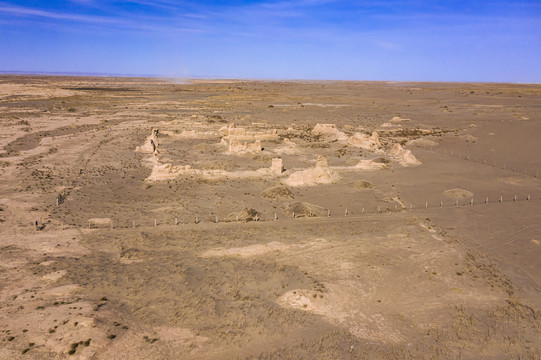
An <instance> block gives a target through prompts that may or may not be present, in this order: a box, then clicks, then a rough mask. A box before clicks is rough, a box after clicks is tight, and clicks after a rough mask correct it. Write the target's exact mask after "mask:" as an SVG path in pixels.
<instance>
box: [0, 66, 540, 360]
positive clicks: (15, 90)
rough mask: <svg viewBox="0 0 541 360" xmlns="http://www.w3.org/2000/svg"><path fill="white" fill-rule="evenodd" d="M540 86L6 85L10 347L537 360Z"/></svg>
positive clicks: (135, 353) (0, 214)
mask: <svg viewBox="0 0 541 360" xmlns="http://www.w3.org/2000/svg"><path fill="white" fill-rule="evenodd" d="M540 96H541V88H540V87H539V86H534V85H509V84H425V83H415V84H414V83H357V82H313V83H302V82H297V83H293V82H278V83H272V82H238V81H231V82H206V81H198V82H194V83H192V84H172V83H167V82H163V81H158V80H153V79H130V78H123V79H115V78H70V77H65V78H64V77H26V76H25V77H16V76H13V77H10V76H3V77H0V121H1V124H2V130H3V131H2V135H1V136H0V147H1V148H0V177H1V181H2V186H1V187H0V208H1V210H0V219H1V222H0V231H1V234H2V236H0V246H1V252H0V259H1V261H0V263H1V265H2V266H1V268H0V269H1V271H2V276H1V279H0V285H1V290H0V306H1V307H0V327H1V328H0V331H2V334H3V335H2V346H1V347H0V358H6V359H8V358H9V359H13V358H44V359H46V358H88V359H90V358H99V359H114V358H118V359H124V358H134V359H136V358H139V359H147V358H179V357H180V358H262V359H265V358H269V359H270V358H292V359H293V358H294V359H298V358H306V359H313V358H322V359H331V358H332V359H334V358H352V359H357V358H378V359H379V358H389V359H395V358H412V359H413V358H450V359H455V358H468V359H479V358H502V359H504V358H533V359H537V358H541V342H540V340H539V339H540V338H541V336H540V335H541V334H540V325H541V320H540V319H541V317H540V316H541V313H540V312H539V309H541V300H540V299H541V297H540V296H539V294H540V291H541V275H540V274H541V268H540V265H539V264H540V263H539V261H537V259H538V256H539V254H540V253H541V245H540V242H541V227H540V225H539V224H541V222H540V221H539V220H540V219H539V214H540V213H541V212H540V207H541V184H540V179H539V177H538V175H539V173H538V171H539V170H538V169H539V168H541V166H540V165H541V164H540V157H539V151H538V145H537V143H538V139H537V137H536V135H537V134H539V131H540V130H541V124H540V123H539V120H538V119H539V115H540V109H539V105H538V104H539V103H540ZM318 123H319V124H335V125H336V127H335V128H332V129H331V130H329V133H325V132H324V133H318V132H316V131H314V126H315V125H316V124H318ZM231 124H235V128H233V129H235V130H227V129H226V130H224V126H225V127H226V126H228V125H229V126H231ZM153 128H157V129H159V131H160V134H159V136H158V137H157V139H156V141H157V142H159V145H158V146H157V150H158V151H157V152H155V153H154V154H153V153H152V149H151V148H150V152H149V151H147V150H144V149H143V150H139V151H136V149H137V148H138V147H139V148H142V147H143V145H144V144H147V141H148V138H149V136H150V135H151V133H152V129H153ZM239 129H245V130H246V131H244V130H239ZM324 129H328V128H324ZM334 129H336V130H334ZM224 131H228V132H229V134H232V135H227V134H224V133H223V132H224ZM325 131H327V130H325ZM374 131H375V132H377V133H378V134H379V141H380V145H378V146H377V147H374V146H375V145H373V144H371V145H370V146H373V147H372V148H370V149H369V148H363V147H359V146H358V145H357V143H355V142H353V141H352V140H351V139H352V138H354V137H355V134H356V133H361V134H366V136H368V135H369V134H371V133H372V132H374ZM239 134H240V135H239ZM228 136H229V137H228ZM259 138H261V139H262V140H261V147H262V150H260V151H257V152H253V151H252V150H250V149H248V151H247V152H241V153H237V152H233V153H232V152H231V147H229V150H228V147H227V142H228V141H229V142H230V141H231V139H241V140H240V141H241V142H245V143H250V144H252V143H253V141H254V139H259ZM222 139H225V140H222ZM348 139H349V140H348ZM224 143H225V145H224ZM396 143H401V144H403V145H404V147H405V149H406V150H411V151H412V154H413V155H414V156H415V158H416V159H417V160H418V162H419V163H420V164H413V163H412V164H408V163H404V158H402V159H399V158H397V157H396V156H393V155H392V152H391V148H392V146H393V145H394V144H396ZM240 148H241V149H242V146H240ZM243 151H244V150H243ZM318 155H322V156H324V157H325V158H326V160H327V162H328V167H326V166H327V165H325V167H323V168H318V166H319V165H317V164H316V158H317V157H318ZM273 158H281V159H282V160H283V163H284V167H285V171H284V172H283V173H273V172H271V171H269V170H268V169H270V164H271V160H272V159H273ZM318 162H319V161H318ZM485 162H486V164H485ZM306 169H316V170H313V172H314V173H315V174H316V175H317V176H316V177H315V178H314V177H312V178H310V179H309V180H310V181H316V183H317V182H318V181H319V182H320V183H319V184H316V185H314V186H303V185H302V184H301V185H300V186H297V185H291V186H286V185H285V184H296V183H294V182H288V179H292V176H293V177H294V176H295V175H294V174H295V173H299V172H302V171H305V173H306ZM317 169H319V170H317ZM321 169H323V170H321ZM310 171H312V170H310ZM152 174H155V175H156V174H157V175H156V176H155V177H152V176H151V175H152ZM303 176H305V177H306V175H303ZM310 176H312V173H310ZM318 176H319V177H318ZM314 179H315V180H314ZM325 182H328V183H325ZM278 185H280V186H281V187H283V188H285V189H286V190H283V189H282V188H278V190H276V189H275V190H274V191H273V192H267V194H271V195H268V196H267V195H266V196H265V197H264V196H262V192H263V191H264V190H266V189H270V188H273V187H276V186H278ZM58 195H60V198H58ZM500 196H501V197H502V200H503V201H502V202H500V201H499V199H500ZM515 196H517V199H516V201H515V200H514V199H515V198H514V197H515ZM472 198H473V199H474V200H473V205H471V201H472ZM487 198H488V204H485V201H486V199H487ZM57 199H59V200H58V201H59V203H58V205H57ZM457 201H458V206H456V202H457ZM291 204H294V205H291ZM246 209H248V210H246ZM292 209H293V210H292ZM346 213H347V215H346ZM329 215H330V216H329ZM239 216H240V218H239ZM254 216H255V218H253V217H254ZM275 217H276V221H274V219H275ZM36 220H37V221H38V227H39V230H36V227H35V226H34V222H35V221H36ZM245 220H258V221H247V222H246V221H245ZM196 222H197V223H196ZM175 223H177V225H175ZM89 224H90V228H89Z"/></svg>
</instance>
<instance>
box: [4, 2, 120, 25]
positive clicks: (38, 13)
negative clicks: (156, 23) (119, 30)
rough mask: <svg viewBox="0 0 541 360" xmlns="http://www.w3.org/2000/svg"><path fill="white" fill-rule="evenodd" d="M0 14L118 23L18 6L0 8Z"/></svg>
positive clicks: (88, 16)
mask: <svg viewBox="0 0 541 360" xmlns="http://www.w3.org/2000/svg"><path fill="white" fill-rule="evenodd" d="M0 13H7V14H11V15H15V16H34V17H42V18H48V19H57V20H68V21H77V22H89V23H110V24H111V23H118V20H117V19H113V18H107V17H101V16H92V15H80V14H69V13H62V12H52V11H46V10H39V9H32V8H26V7H19V6H0Z"/></svg>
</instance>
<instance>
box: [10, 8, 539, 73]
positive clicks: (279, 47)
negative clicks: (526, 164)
mask: <svg viewBox="0 0 541 360" xmlns="http://www.w3.org/2000/svg"><path fill="white" fill-rule="evenodd" d="M540 60H541V1H540V0H536V1H534V0H527V1H503V0H486V1H476V0H471V1H426V0H419V1H415V0H414V1H383V0H381V1H378V0H373V1H370V0H369V1H340V0H299V1H288V0H261V1H247V0H245V1H242V0H235V1H219V0H214V1H212V0H203V1H191V0H180V1H173V0H131V1H113V0H59V1H48V0H45V1H38V0H25V1H3V0H0V70H3V71H36V72H87V73H88V72H90V73H117V74H155V75H161V76H171V77H190V76H205V77H229V78H270V79H343V80H393V81H505V82H530V83H531V82H536V83H540V82H541V61H540Z"/></svg>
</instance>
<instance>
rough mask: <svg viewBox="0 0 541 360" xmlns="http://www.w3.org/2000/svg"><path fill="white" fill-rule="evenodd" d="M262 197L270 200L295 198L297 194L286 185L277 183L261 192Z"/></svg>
mask: <svg viewBox="0 0 541 360" xmlns="http://www.w3.org/2000/svg"><path fill="white" fill-rule="evenodd" d="M261 197H264V198H265V199H269V200H277V199H294V198H295V195H293V193H292V192H291V190H289V189H288V188H287V187H286V186H283V185H276V186H273V187H270V188H268V189H265V190H263V191H262V192H261Z"/></svg>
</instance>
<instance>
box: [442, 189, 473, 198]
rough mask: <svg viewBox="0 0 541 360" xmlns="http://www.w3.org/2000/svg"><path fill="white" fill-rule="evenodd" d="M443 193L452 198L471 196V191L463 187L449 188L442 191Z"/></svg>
mask: <svg viewBox="0 0 541 360" xmlns="http://www.w3.org/2000/svg"><path fill="white" fill-rule="evenodd" d="M443 195H445V196H448V197H450V198H452V199H466V198H472V197H473V193H472V192H471V191H468V190H464V189H449V190H445V191H444V192H443Z"/></svg>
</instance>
